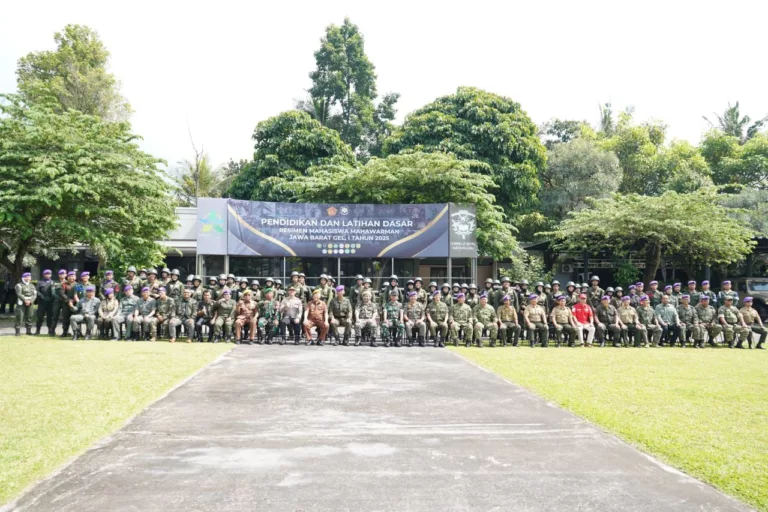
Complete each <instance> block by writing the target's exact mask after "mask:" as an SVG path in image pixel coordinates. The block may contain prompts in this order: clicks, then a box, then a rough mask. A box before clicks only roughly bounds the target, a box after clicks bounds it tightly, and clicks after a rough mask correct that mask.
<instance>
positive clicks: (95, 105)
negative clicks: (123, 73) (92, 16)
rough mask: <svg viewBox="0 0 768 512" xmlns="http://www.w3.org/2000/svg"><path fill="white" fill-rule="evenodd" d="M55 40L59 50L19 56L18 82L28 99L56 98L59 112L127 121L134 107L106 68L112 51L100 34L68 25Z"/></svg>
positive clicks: (22, 93)
mask: <svg viewBox="0 0 768 512" xmlns="http://www.w3.org/2000/svg"><path fill="white" fill-rule="evenodd" d="M54 40H55V41H56V50H54V51H47V50H46V51H42V52H33V53H30V54H28V55H26V56H25V57H22V58H21V59H19V63H18V68H17V70H16V75H17V78H18V80H17V82H18V88H19V92H20V94H21V95H22V96H23V97H24V98H25V100H26V101H28V102H40V101H46V99H47V98H53V99H55V101H56V103H57V104H58V108H57V110H58V111H63V110H66V109H70V108H71V109H74V110H79V111H80V112H82V113H84V114H89V115H95V116H99V117H101V118H102V119H105V120H107V121H123V120H127V119H128V117H129V116H130V113H131V107H130V105H129V104H128V102H127V101H126V100H125V98H123V97H122V96H121V95H120V82H118V81H117V79H115V77H114V75H112V74H111V73H110V72H109V71H108V70H107V64H108V62H109V52H108V51H107V49H106V47H105V46H104V43H102V41H101V39H99V35H98V34H97V33H96V32H95V31H94V30H91V29H90V28H88V27H86V26H83V25H67V26H66V27H64V30H63V31H62V32H57V33H56V34H55V35H54Z"/></svg>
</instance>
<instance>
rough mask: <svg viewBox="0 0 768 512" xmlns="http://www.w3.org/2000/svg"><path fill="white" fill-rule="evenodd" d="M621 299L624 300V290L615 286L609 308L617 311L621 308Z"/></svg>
mask: <svg viewBox="0 0 768 512" xmlns="http://www.w3.org/2000/svg"><path fill="white" fill-rule="evenodd" d="M622 298H624V288H622V287H621V286H617V287H616V289H615V290H614V291H613V297H611V306H613V307H614V308H616V309H617V310H618V309H619V308H620V307H621V299H622Z"/></svg>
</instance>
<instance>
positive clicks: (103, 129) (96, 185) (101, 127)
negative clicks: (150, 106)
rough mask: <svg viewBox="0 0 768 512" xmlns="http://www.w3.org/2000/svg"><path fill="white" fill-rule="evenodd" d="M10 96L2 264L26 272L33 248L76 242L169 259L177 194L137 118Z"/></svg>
mask: <svg viewBox="0 0 768 512" xmlns="http://www.w3.org/2000/svg"><path fill="white" fill-rule="evenodd" d="M3 98H5V99H6V100H7V101H5V102H3V103H0V265H2V266H4V267H6V268H7V269H9V270H10V271H11V272H12V274H13V275H14V278H18V276H19V274H20V272H21V269H22V264H23V259H24V256H25V255H27V254H31V255H38V254H45V253H46V252H48V251H51V250H53V249H55V248H59V247H69V246H72V245H74V244H75V243H81V244H88V246H89V247H90V249H91V250H92V251H94V252H95V253H96V254H97V255H99V257H100V260H101V261H104V262H109V263H110V264H111V265H114V266H115V267H117V268H120V267H121V266H123V265H126V264H128V263H129V262H130V263H131V264H135V265H140V264H143V265H150V264H157V263H159V262H160V261H162V260H163V258H164V257H165V250H164V248H163V247H162V246H160V245H159V244H158V243H157V242H156V241H157V240H160V239H163V238H164V237H165V236H166V233H167V232H168V231H169V230H171V229H173V228H174V227H175V225H176V215H175V214H174V211H173V202H172V201H170V200H169V199H170V197H169V196H170V190H169V186H168V184H167V183H166V181H165V180H163V179H162V176H161V173H160V171H159V170H158V167H157V166H158V164H159V163H161V162H162V161H161V160H158V159H157V158H154V157H152V156H151V155H148V154H146V153H144V152H142V151H141V150H140V149H139V147H138V144H137V143H136V139H137V137H136V135H134V134H132V133H131V132H130V126H129V125H128V123H107V122H104V121H102V120H101V119H99V118H98V117H96V116H88V115H85V114H83V113H81V112H79V111H76V110H67V111H66V112H56V111H54V110H53V109H51V108H50V107H49V106H46V105H40V104H33V105H31V106H30V105H26V104H24V103H23V102H22V101H21V99H20V98H19V97H9V96H3Z"/></svg>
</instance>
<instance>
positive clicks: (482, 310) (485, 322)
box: [473, 292, 499, 347]
mask: <svg viewBox="0 0 768 512" xmlns="http://www.w3.org/2000/svg"><path fill="white" fill-rule="evenodd" d="M473 317H474V336H473V338H474V342H475V344H476V345H477V346H478V347H482V346H483V339H482V337H483V331H484V330H486V331H488V340H489V341H490V345H491V347H495V346H496V335H497V334H498V332H499V330H498V329H499V328H498V325H497V324H498V317H497V316H496V310H495V309H494V308H493V306H491V305H490V304H488V294H487V293H485V292H483V293H482V294H481V295H480V303H479V304H478V305H477V306H475V310H474V312H473Z"/></svg>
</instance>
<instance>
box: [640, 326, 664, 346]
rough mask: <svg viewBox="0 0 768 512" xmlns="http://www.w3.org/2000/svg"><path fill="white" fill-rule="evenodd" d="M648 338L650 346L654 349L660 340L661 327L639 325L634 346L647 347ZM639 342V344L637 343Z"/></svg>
mask: <svg viewBox="0 0 768 512" xmlns="http://www.w3.org/2000/svg"><path fill="white" fill-rule="evenodd" d="M649 336H650V344H651V345H653V346H654V347H655V346H657V345H658V344H659V341H660V340H661V327H659V326H658V325H653V324H651V325H640V328H639V329H638V330H637V334H636V336H635V346H636V347H639V346H643V347H646V346H648V343H649V339H648V337H649ZM638 342H639V343H638Z"/></svg>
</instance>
